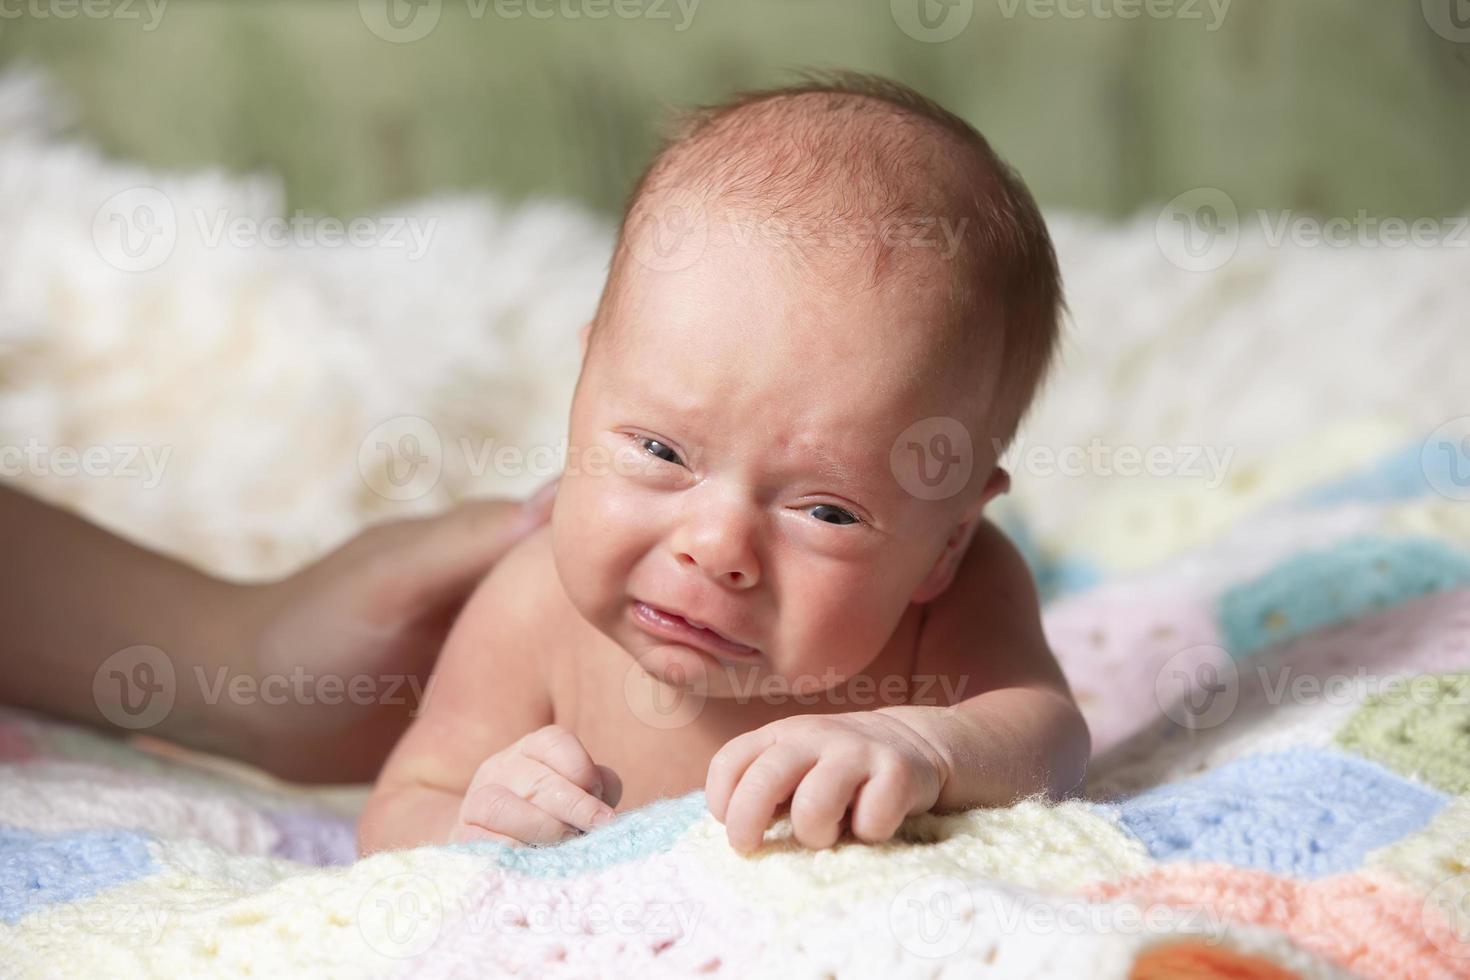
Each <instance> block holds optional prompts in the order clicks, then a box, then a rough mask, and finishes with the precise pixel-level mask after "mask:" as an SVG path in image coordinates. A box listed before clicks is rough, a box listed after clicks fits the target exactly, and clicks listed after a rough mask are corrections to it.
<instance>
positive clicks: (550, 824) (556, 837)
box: [449, 725, 623, 844]
mask: <svg viewBox="0 0 1470 980" xmlns="http://www.w3.org/2000/svg"><path fill="white" fill-rule="evenodd" d="M622 795H623V783H622V780H620V779H619V778H618V776H617V773H615V772H613V771H612V770H611V769H609V768H608V767H607V766H599V765H597V764H596V763H594V762H593V761H592V757H591V756H589V755H588V754H587V749H586V748H585V747H584V746H583V745H582V743H581V741H580V740H579V739H578V738H577V736H575V735H573V734H572V733H571V732H569V731H567V730H566V729H565V728H563V727H561V726H560V725H547V726H545V727H544V728H539V729H537V730H536V731H534V732H532V733H531V734H529V735H526V736H525V737H523V738H522V739H520V740H519V741H518V742H516V743H515V744H514V745H512V746H510V747H509V748H506V749H502V750H501V751H499V752H497V753H495V754H494V755H492V756H491V757H490V758H488V759H486V760H485V761H484V762H482V763H481V764H480V768H479V769H477V770H475V778H474V779H473V780H471V781H470V788H469V789H468V790H466V791H465V795H464V802H463V803H461V804H460V807H459V818H458V819H457V820H456V821H455V825H454V830H453V831H452V832H451V833H450V837H449V840H450V842H451V843H459V842H462V841H482V840H483V841H497V842H499V843H502V844H555V843H556V842H557V841H560V840H564V839H566V838H567V837H571V836H573V835H575V834H578V833H581V832H583V831H587V830H591V829H592V828H594V827H600V826H602V825H603V824H605V823H607V822H608V821H609V820H611V819H612V818H613V807H615V806H617V804H618V800H619V798H621V797H622Z"/></svg>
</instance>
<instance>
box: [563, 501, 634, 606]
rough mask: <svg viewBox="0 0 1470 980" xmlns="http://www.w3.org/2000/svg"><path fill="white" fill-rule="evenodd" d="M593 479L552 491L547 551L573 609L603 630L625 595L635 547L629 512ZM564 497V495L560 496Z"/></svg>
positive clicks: (628, 509)
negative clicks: (554, 503)
mask: <svg viewBox="0 0 1470 980" xmlns="http://www.w3.org/2000/svg"><path fill="white" fill-rule="evenodd" d="M603 482H604V481H603V480H602V479H600V478H597V477H587V476H582V477H578V478H576V479H575V480H574V481H573V482H572V483H571V485H570V486H568V487H566V488H565V490H560V489H559V490H558V492H557V497H558V499H557V509H556V512H555V513H554V514H553V518H552V549H553V552H554V554H555V556H556V567H557V572H558V573H559V574H560V576H561V580H562V586H563V588H564V589H565V590H566V592H567V595H568V597H569V598H570V599H571V600H572V602H573V604H574V605H576V607H577V608H578V610H579V611H580V612H581V613H582V614H583V615H584V616H586V617H587V618H588V619H589V620H590V621H592V622H593V623H595V624H598V625H603V624H604V623H603V621H604V620H605V619H606V618H607V617H608V616H610V615H615V614H616V613H617V612H618V610H617V609H615V608H614V607H615V606H617V605H618V604H619V603H620V601H621V599H622V597H623V596H624V594H625V592H626V590H627V577H628V573H629V570H630V568H631V564H632V562H633V560H634V558H633V556H634V554H635V551H636V542H633V541H631V540H630V534H631V532H632V531H633V530H635V529H636V528H637V526H638V525H637V523H636V521H634V520H633V519H632V515H633V514H634V513H635V511H634V510H633V509H632V508H630V507H629V506H627V504H626V502H625V501H624V500H623V499H622V497H621V495H619V494H617V493H615V492H607V491H609V490H610V489H611V488H607V487H605V486H603ZM563 493H565V496H563Z"/></svg>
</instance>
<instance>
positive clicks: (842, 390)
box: [598, 240, 943, 469]
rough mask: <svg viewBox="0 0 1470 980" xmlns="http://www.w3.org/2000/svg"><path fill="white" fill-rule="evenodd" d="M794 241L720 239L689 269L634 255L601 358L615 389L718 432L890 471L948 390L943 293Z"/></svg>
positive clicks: (817, 460)
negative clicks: (941, 350) (871, 277)
mask: <svg viewBox="0 0 1470 980" xmlns="http://www.w3.org/2000/svg"><path fill="white" fill-rule="evenodd" d="M783 251H784V250H781V249H770V248H762V247H758V246H755V245H750V244H747V245H741V244H739V243H738V242H730V241H724V242H719V241H714V240H712V241H711V242H710V243H709V244H708V245H707V246H706V248H705V249H704V251H703V253H702V254H701V255H700V256H699V258H698V259H697V261H695V262H694V263H692V264H691V265H690V266H688V267H687V268H684V269H679V270H674V271H666V270H657V269H650V268H647V267H646V266H641V265H639V264H638V263H637V262H636V261H635V262H632V263H629V264H630V266H631V268H629V269H628V270H627V277H626V281H625V282H623V283H621V284H620V288H619V291H620V294H621V299H620V301H619V302H618V303H617V304H615V306H614V307H613V308H612V309H611V310H610V311H609V312H610V313H611V315H612V317H613V320H614V322H610V323H607V324H604V325H603V326H604V327H606V328H610V330H611V332H612V334H613V335H614V336H615V337H616V340H615V342H613V343H611V344H608V345H606V347H605V348H604V350H603V351H602V352H601V353H600V354H599V355H598V358H599V360H600V361H602V362H603V363H602V364H601V365H600V370H605V371H606V372H607V373H606V374H605V375H604V380H605V382H606V386H607V389H608V391H609V393H610V394H612V395H614V396H616V397H619V398H620V399H621V400H623V401H625V402H627V403H630V404H631V403H637V404H639V405H641V406H643V407H645V408H647V409H650V410H656V411H659V412H662V413H667V414H668V415H671V416H675V417H677V418H678V419H679V420H680V422H681V423H683V424H689V425H695V424H698V425H701V426H704V427H706V431H705V432H703V433H702V435H704V436H705V437H706V438H710V437H712V436H714V435H715V434H718V435H719V437H720V438H721V439H724V438H726V437H727V436H728V437H730V438H733V437H734V436H735V435H736V434H737V433H738V434H742V435H747V436H750V435H754V436H758V437H759V438H760V440H761V445H762V447H763V449H764V450H766V451H776V450H780V449H783V448H784V449H789V450H791V451H793V452H799V453H801V454H803V455H804V456H805V457H807V459H808V462H809V463H812V464H817V465H827V466H830V467H831V468H833V469H855V468H858V467H860V466H863V467H869V468H871V467H874V466H878V467H885V468H886V460H887V453H888V448H889V443H890V442H891V440H892V439H893V438H894V436H896V435H897V434H898V433H899V432H901V431H902V430H903V429H905V428H906V427H907V426H909V425H910V424H912V423H913V422H915V421H917V420H918V419H919V418H923V417H925V416H926V415H929V414H935V406H936V405H937V404H938V403H939V399H940V397H941V395H942V393H941V391H940V387H941V386H940V385H939V384H937V382H936V374H937V372H938V371H939V369H940V368H941V366H942V365H941V363H940V361H941V358H939V357H937V356H936V343H935V339H934V338H935V337H936V335H937V334H938V331H937V330H936V327H937V326H938V324H936V323H935V322H934V321H935V318H937V317H939V316H941V315H942V313H943V310H942V309H941V304H940V303H939V302H937V299H936V291H933V290H924V289H921V288H916V284H915V282H914V281H913V280H912V279H911V277H907V276H902V275H895V276H891V277H889V278H887V279H885V280H882V281H880V282H878V283H876V284H865V283H863V282H862V281H861V280H862V279H863V277H862V276H861V275H860V274H857V273H856V272H855V270H853V269H850V268H846V267H844V265H843V264H842V263H841V262H837V261H832V262H820V261H819V262H816V263H799V262H796V261H794V260H793V258H792V257H791V256H789V255H786V254H783ZM599 329H602V328H601V327H600V328H599Z"/></svg>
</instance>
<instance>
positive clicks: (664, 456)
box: [634, 436, 684, 466]
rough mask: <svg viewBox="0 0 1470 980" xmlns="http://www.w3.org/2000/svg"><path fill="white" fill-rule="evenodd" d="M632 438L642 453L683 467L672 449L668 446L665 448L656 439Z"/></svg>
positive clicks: (681, 461) (682, 462)
mask: <svg viewBox="0 0 1470 980" xmlns="http://www.w3.org/2000/svg"><path fill="white" fill-rule="evenodd" d="M634 438H635V439H636V440H637V442H638V444H639V445H640V446H642V447H643V451H644V452H646V453H648V454H649V455H650V456H656V457H658V458H659V459H661V460H663V461H664V462H665V463H673V464H674V465H675V466H683V465H684V461H683V460H682V459H680V458H679V454H678V453H676V452H674V451H673V450H672V449H670V448H669V447H668V446H665V445H664V444H663V443H661V442H659V441H658V440H657V439H648V438H645V437H644V436H635V437H634Z"/></svg>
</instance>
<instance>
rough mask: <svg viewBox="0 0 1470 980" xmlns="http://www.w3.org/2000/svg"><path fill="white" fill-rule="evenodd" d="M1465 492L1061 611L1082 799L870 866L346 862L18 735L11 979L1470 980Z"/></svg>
mask: <svg viewBox="0 0 1470 980" xmlns="http://www.w3.org/2000/svg"><path fill="white" fill-rule="evenodd" d="M1460 462H1461V461H1460V460H1459V459H1458V458H1457V457H1455V456H1454V455H1453V454H1444V453H1440V452H1439V447H1438V445H1437V443H1436V441H1435V437H1431V439H1430V441H1429V442H1427V443H1422V444H1420V443H1418V442H1416V443H1414V444H1413V445H1411V446H1409V447H1407V448H1406V449H1404V450H1403V451H1401V452H1397V453H1393V454H1390V455H1388V456H1386V457H1385V458H1384V459H1383V460H1382V461H1381V463H1380V464H1379V465H1376V466H1374V467H1371V468H1369V469H1368V470H1366V471H1362V472H1357V473H1344V474H1339V475H1338V477H1337V478H1335V479H1334V480H1331V481H1328V482H1326V483H1319V484H1318V485H1316V486H1314V487H1312V488H1311V489H1309V490H1304V491H1302V492H1299V493H1297V494H1295V495H1294V496H1293V497H1292V498H1291V499H1288V500H1287V501H1286V502H1284V503H1280V504H1278V505H1277V506H1275V507H1272V508H1269V509H1267V510H1265V511H1263V512H1259V513H1257V514H1256V515H1254V516H1253V517H1251V518H1249V519H1245V520H1242V521H1240V522H1238V524H1237V526H1236V527H1234V528H1232V529H1231V530H1230V531H1229V532H1228V533H1226V534H1224V535H1222V536H1218V537H1216V538H1215V539H1213V541H1212V542H1211V543H1209V544H1208V545H1203V546H1200V547H1197V548H1194V549H1192V550H1190V551H1188V552H1186V553H1185V554H1182V555H1180V556H1177V557H1176V558H1174V559H1172V560H1169V561H1165V562H1163V563H1161V564H1160V565H1158V566H1157V567H1156V568H1154V569H1153V570H1152V571H1150V572H1148V573H1146V574H1136V575H1132V576H1119V575H1114V576H1111V577H1109V578H1107V579H1106V580H1105V581H1104V582H1102V583H1101V584H1096V585H1093V586H1091V587H1088V588H1077V589H1072V590H1071V591H1068V588H1067V586H1066V585H1065V584H1063V585H1061V586H1058V589H1059V595H1058V596H1057V597H1056V598H1054V599H1053V601H1052V602H1051V603H1050V604H1049V606H1048V608H1047V613H1046V622H1047V628H1048V631H1049V634H1050V636H1051V638H1052V641H1053V643H1054V645H1055V647H1056V649H1057V651H1058V653H1059V655H1060V656H1061V657H1062V659H1063V661H1064V663H1065V665H1066V667H1067V669H1068V671H1069V673H1070V675H1071V677H1072V680H1073V684H1074V687H1075V689H1076V691H1077V694H1078V697H1079V699H1080V701H1081V703H1082V705H1083V708H1084V710H1085V711H1086V712H1087V714H1088V717H1089V719H1090V721H1091V723H1092V726H1093V729H1094V733H1095V736H1096V741H1097V744H1098V749H1099V751H1098V755H1097V757H1096V758H1095V760H1094V763H1093V769H1092V775H1091V779H1090V783H1089V790H1088V794H1087V798H1085V799H1077V800H1071V801H1067V802H1064V803H1061V804H1059V805H1048V804H1045V803H1043V802H1041V801H1037V800H1026V801H1022V802H1020V803H1018V804H1016V805H1014V806H1010V807H1007V808H1004V809H990V810H985V809H980V810H974V811H971V812H967V813H961V814H953V815H923V816H918V817H914V818H911V819H910V820H909V821H908V822H907V823H906V824H905V825H904V827H903V829H902V832H901V833H900V834H899V836H898V837H897V838H896V839H895V840H893V841H892V842H890V843H887V844H885V845H882V846H866V845H862V844H860V843H858V842H855V841H848V842H842V843H840V844H839V845H838V846H836V847H835V848H833V849H831V850H828V851H824V852H817V853H813V852H808V851H805V850H804V849H802V848H800V847H799V846H796V845H794V843H793V841H792V840H791V838H790V835H789V825H787V824H783V823H778V824H777V825H776V826H775V827H773V828H772V829H771V830H770V832H769V833H768V840H767V844H766V846H765V847H764V848H763V849H762V850H761V851H759V852H757V853H756V854H754V855H753V856H749V857H742V856H740V855H738V854H737V853H735V852H734V851H732V850H731V849H730V848H729V847H728V846H727V844H726V842H725V839H724V836H723V831H722V827H721V826H720V825H719V824H718V823H717V822H715V821H714V820H713V819H712V818H711V817H710V816H709V814H708V813H707V811H706V810H705V808H704V805H703V800H702V797H701V795H700V794H697V793H696V794H691V795H689V796H686V797H682V798H678V799H670V800H664V801H659V802H657V803H654V804H652V805H650V806H647V807H645V808H643V809H641V810H637V811H634V812H631V813H628V814H625V815H623V816H621V817H620V818H619V819H617V820H615V821H614V822H613V823H612V824H610V825H609V826H607V827H605V828H601V829H599V830H596V831H594V832H592V833H589V834H587V835H585V836H583V837H580V838H578V839H575V840H572V841H569V842H567V843H564V844H561V845H558V846H554V847H537V848H518V849H510V848H504V847H500V846H496V845H473V846H470V845H466V846H446V847H424V848H419V849H416V850H409V851H402V852H396V853H387V854H380V855H377V856H375V857H372V858H370V859H367V860H362V861H355V860H354V853H353V830H352V824H351V820H350V817H349V816H346V815H342V814H339V813H334V812H333V810H332V809H331V808H330V807H327V806H324V805H323V804H322V803H321V801H320V800H319V799H318V798H315V797H312V796H310V795H308V794H305V793H302V792H298V791H294V790H291V789H287V788H283V787H280V786H276V785H261V784H260V783H259V782H258V781H248V780H246V779H244V778H242V777H237V776H235V775H231V774H229V773H222V772H219V771H212V770H206V769H201V768H199V767H197V766H192V765H189V764H186V763H183V762H180V761H177V760H174V759H170V758H166V757H163V756H160V755H157V754H155V753H152V752H148V751H145V750H143V749H142V748H139V747H136V746H130V745H125V744H122V743H118V742H115V741H112V740H110V739H106V738H103V737H100V736H97V735H93V734H91V733H88V732H83V731H79V730H76V729H74V728H71V727H66V726H62V725H58V724H54V723H51V722H47V721H43V720H40V719H38V718H35V717H31V716H26V715H20V714H15V713H9V714H4V715H0V760H3V764H0V785H3V787H4V789H3V793H0V923H3V926H0V974H5V975H11V974H14V975H17V976H27V977H29V976H38V977H39V976H52V975H58V974H60V975H68V976H72V975H76V976H108V977H123V976H153V975H157V976H169V977H173V976H211V975H239V974H243V973H251V974H258V975H266V976H286V975H313V976H317V975H320V976H415V977H424V976H502V975H506V976H509V975H522V974H530V975H535V976H574V977H582V976H592V975H617V976H631V975H638V976H666V975H667V976H686V975H690V974H702V975H709V976H730V977H745V976H753V975H775V976H782V977H793V976H796V977H805V976H812V977H826V976H841V977H847V976H874V977H890V976H908V975H913V976H941V975H942V976H956V977H959V976H965V977H973V976H1001V977H1078V976H1090V977H1174V976H1181V975H1187V976H1191V977H1273V978H1274V977H1292V976H1301V977H1328V976H1343V975H1362V976H1373V977H1413V978H1425V977H1452V976H1467V975H1470V513H1467V511H1470V508H1467V507H1466V506H1465V504H1464V502H1463V500H1464V499H1465V498H1467V497H1470V486H1467V485H1466V481H1465V474H1463V473H1461V472H1459V471H1458V470H1456V469H1455V468H1454V466H1455V464H1457V463H1460ZM1270 476H1271V474H1270V473H1265V474H1262V473H1257V474H1255V477H1256V478H1259V479H1268V478H1270ZM1020 530H1021V529H1019V528H1017V531H1018V532H1019V531H1020ZM1036 560H1037V562H1038V567H1039V571H1040V572H1041V573H1042V577H1043V580H1046V581H1051V582H1053V583H1055V582H1062V583H1065V582H1067V581H1070V580H1076V579H1077V578H1078V576H1076V575H1075V574H1071V573H1069V572H1068V571H1067V569H1065V568H1061V569H1059V568H1057V567H1048V565H1047V560H1046V559H1045V558H1043V557H1040V556H1038V557H1037V558H1036ZM1054 564H1055V563H1054Z"/></svg>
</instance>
